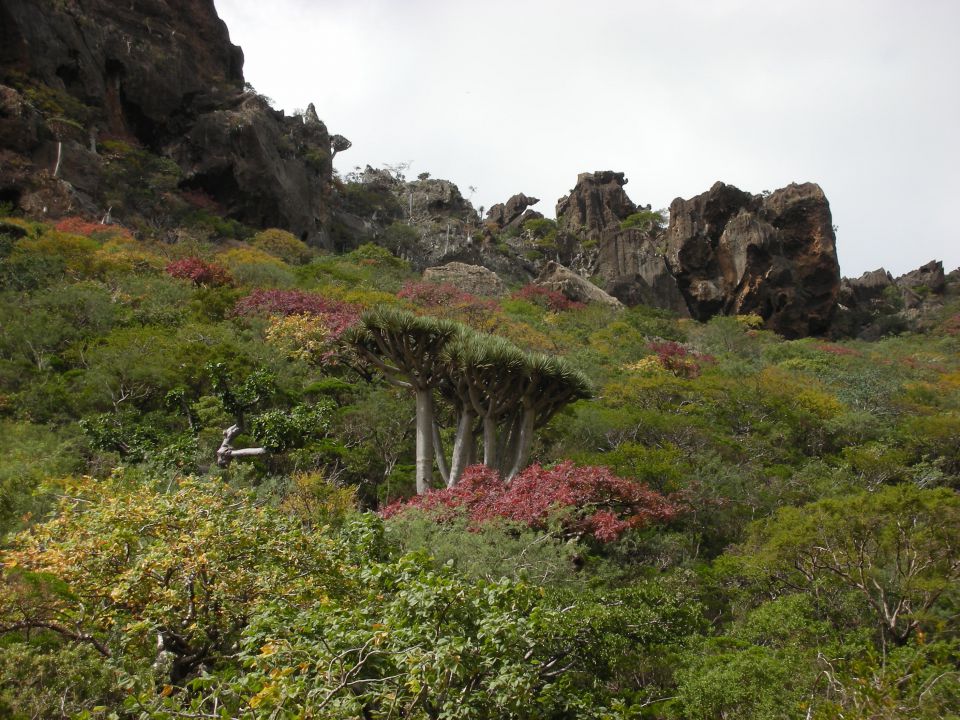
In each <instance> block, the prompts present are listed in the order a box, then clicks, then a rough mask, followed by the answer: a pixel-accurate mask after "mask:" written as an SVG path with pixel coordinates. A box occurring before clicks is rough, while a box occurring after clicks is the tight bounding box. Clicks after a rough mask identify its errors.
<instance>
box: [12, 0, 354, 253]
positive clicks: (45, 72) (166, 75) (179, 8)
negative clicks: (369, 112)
mask: <svg viewBox="0 0 960 720" xmlns="http://www.w3.org/2000/svg"><path fill="white" fill-rule="evenodd" d="M242 68H243V53H242V51H241V50H240V48H239V47H237V46H235V45H233V44H232V43H231V42H230V38H229V34H228V32H227V28H226V25H225V24H224V23H223V21H222V20H220V18H219V17H218V16H217V13H216V9H215V8H214V5H213V2H212V0H183V1H181V2H172V0H150V1H149V2H137V3H115V2H108V0H70V1H69V2H58V1H55V0H0V143H2V149H0V152H2V153H3V157H2V159H3V162H2V163H0V198H2V199H3V201H6V202H14V203H16V204H18V205H20V206H21V207H23V208H24V209H26V210H33V209H35V208H34V207H33V206H34V205H42V206H43V207H45V208H46V211H47V213H48V214H55V213H57V212H58V211H59V210H61V209H62V210H63V211H67V208H60V207H59V206H60V205H64V204H65V205H69V206H70V207H69V209H70V210H71V211H76V210H77V209H85V210H87V211H88V212H89V211H92V210H93V209H95V208H97V207H99V209H100V210H101V211H102V210H104V209H105V208H103V205H104V204H105V203H106V202H108V198H106V197H103V196H102V190H103V188H102V187H101V180H102V175H104V174H105V171H106V169H107V168H108V163H109V158H104V157H103V153H102V148H101V147H100V141H102V140H104V139H113V140H117V141H122V142H123V143H124V144H126V145H132V146H134V147H140V148H144V149H146V150H148V151H149V152H151V153H153V154H154V155H157V156H163V157H167V158H173V159H174V160H175V161H176V162H177V163H178V165H179V176H178V177H177V178H176V181H177V182H179V184H180V186H181V188H184V189H188V190H201V191H203V192H204V193H205V194H206V195H207V196H209V197H210V198H212V199H213V200H214V201H216V202H218V203H219V204H220V205H221V206H222V207H223V208H224V209H225V210H226V211H227V213H228V214H229V215H230V216H231V217H234V218H236V219H239V220H241V221H244V222H247V223H250V224H253V225H277V226H281V227H285V228H287V229H289V230H290V231H292V232H294V233H295V234H296V235H298V236H299V237H301V238H302V239H304V240H307V241H308V242H312V243H314V244H319V245H323V244H326V229H325V226H326V223H327V221H328V216H329V196H330V183H331V179H332V164H331V162H330V158H331V153H332V150H333V149H334V148H331V142H332V141H331V138H330V136H329V134H328V133H327V130H326V128H325V127H324V126H323V124H322V123H321V122H320V121H319V119H318V118H317V117H316V113H315V112H312V113H309V112H308V113H307V115H306V116H305V117H303V118H301V117H292V118H288V117H285V116H284V115H283V113H281V112H276V111H274V110H272V109H271V108H270V107H269V105H268V104H267V103H266V102H265V101H264V100H263V99H262V98H260V97H259V96H257V95H256V93H254V92H252V91H250V90H245V89H244V83H243V72H242ZM344 141H345V138H344V139H338V140H337V142H336V143H335V145H336V148H335V149H344V148H345V147H348V146H349V141H345V142H344ZM61 201H62V202H61ZM134 210H136V211H138V212H146V211H145V210H144V208H143V207H136V208H130V210H129V211H130V212H133V211H134Z"/></svg>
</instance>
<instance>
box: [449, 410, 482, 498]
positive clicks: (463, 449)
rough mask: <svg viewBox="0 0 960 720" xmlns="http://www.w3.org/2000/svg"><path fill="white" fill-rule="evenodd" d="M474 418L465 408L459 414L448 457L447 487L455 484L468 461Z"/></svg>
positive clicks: (471, 448) (471, 446) (470, 451)
mask: <svg viewBox="0 0 960 720" xmlns="http://www.w3.org/2000/svg"><path fill="white" fill-rule="evenodd" d="M474 419H475V418H474V415H473V413H471V412H468V411H466V410H465V411H464V412H463V414H462V415H460V422H459V423H457V436H456V438H455V439H454V441H453V454H452V456H451V458H450V479H449V480H447V487H456V486H457V483H458V482H460V477H461V476H462V475H463V471H464V470H465V469H466V467H467V465H468V464H469V463H470V455H471V454H472V450H473V421H474Z"/></svg>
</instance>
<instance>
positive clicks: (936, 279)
mask: <svg viewBox="0 0 960 720" xmlns="http://www.w3.org/2000/svg"><path fill="white" fill-rule="evenodd" d="M896 283H897V285H899V286H900V287H904V288H910V289H912V290H920V291H921V292H923V291H924V290H926V291H929V292H931V293H933V294H935V295H940V294H942V293H943V292H944V290H946V289H947V276H946V274H945V273H944V272H943V263H942V262H941V261H939V260H931V261H930V262H928V263H927V264H926V265H922V266H920V267H918V268H917V269H916V270H911V271H910V272H908V273H906V274H904V275H901V276H900V277H898V278H897V279H896Z"/></svg>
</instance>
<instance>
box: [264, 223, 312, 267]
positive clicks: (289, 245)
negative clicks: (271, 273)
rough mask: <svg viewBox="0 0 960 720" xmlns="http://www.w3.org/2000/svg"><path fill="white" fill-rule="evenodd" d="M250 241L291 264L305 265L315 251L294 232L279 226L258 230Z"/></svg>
mask: <svg viewBox="0 0 960 720" xmlns="http://www.w3.org/2000/svg"><path fill="white" fill-rule="evenodd" d="M250 243H251V244H252V245H253V246H254V247H256V248H258V249H260V250H263V251H264V252H267V253H270V254H271V255H273V256H275V257H278V258H280V259H281V260H283V261H284V262H287V263H290V264H291V265H303V264H304V263H306V262H309V261H310V259H311V258H312V257H313V251H312V250H311V249H310V248H309V247H307V245H306V244H305V243H303V242H301V241H300V240H298V239H297V238H296V236H295V235H293V233H289V232H287V231H286V230H280V229H278V228H270V229H269V230H263V231H262V232H258V233H257V234H256V235H254V236H253V238H252V239H251V240H250Z"/></svg>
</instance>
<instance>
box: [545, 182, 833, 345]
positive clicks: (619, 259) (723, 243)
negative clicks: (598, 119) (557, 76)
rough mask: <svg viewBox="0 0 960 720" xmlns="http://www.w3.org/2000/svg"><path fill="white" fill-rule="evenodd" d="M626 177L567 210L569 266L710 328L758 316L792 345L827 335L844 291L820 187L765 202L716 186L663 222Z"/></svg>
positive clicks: (562, 215)
mask: <svg viewBox="0 0 960 720" xmlns="http://www.w3.org/2000/svg"><path fill="white" fill-rule="evenodd" d="M625 184H626V179H625V178H624V176H623V173H614V172H609V171H604V172H595V173H584V174H582V175H580V176H579V177H578V179H577V185H576V187H574V189H573V190H572V191H571V193H570V195H568V196H566V197H564V198H561V199H560V201H559V202H558V204H557V219H558V223H559V226H560V237H559V238H558V246H559V247H560V248H561V252H562V254H563V255H564V256H565V257H564V258H563V259H564V260H565V261H566V263H567V264H569V265H570V266H571V267H573V268H575V269H577V270H578V271H580V272H581V273H583V274H588V275H592V276H596V277H597V278H598V279H599V281H600V282H601V283H602V284H603V285H604V286H605V287H606V289H607V290H608V291H609V292H610V293H611V294H612V295H613V296H614V297H617V298H618V299H620V300H621V301H623V302H624V303H626V304H628V305H636V304H640V303H644V304H650V305H655V306H658V307H663V308H669V309H671V310H674V311H675V312H679V313H681V314H689V315H690V316H692V317H694V318H695V319H697V320H707V319H709V318H710V317H712V316H714V315H717V314H727V315H733V314H751V313H753V314H757V315H760V316H761V317H762V318H763V319H764V320H765V321H766V324H767V326H768V327H769V328H770V329H773V330H775V331H777V332H779V333H781V334H783V335H785V336H787V337H803V336H806V335H811V334H819V333H823V332H824V331H825V330H826V329H827V328H828V327H829V325H830V321H831V319H832V316H833V312H834V309H835V307H836V301H837V296H838V294H839V289H840V269H839V264H838V262H837V253H836V246H835V237H834V233H833V227H832V219H831V216H830V206H829V203H828V202H827V199H826V197H825V196H824V194H823V191H822V190H821V189H820V188H819V186H817V185H814V184H812V183H806V184H803V185H796V184H794V185H790V186H788V187H786V188H783V189H781V190H777V191H776V192H774V193H772V194H769V195H766V196H761V195H752V194H750V193H747V192H744V191H742V190H739V189H737V188H736V187H733V186H732V185H725V184H723V183H716V184H715V185H714V186H713V187H712V188H711V189H710V190H709V191H707V192H706V193H703V194H702V195H698V196H696V197H694V198H691V199H690V200H684V199H682V198H677V199H676V200H674V201H673V203H672V204H671V206H670V224H669V227H667V228H663V227H662V225H661V222H660V220H659V218H658V215H657V213H655V212H653V211H651V210H650V208H649V206H647V207H646V208H644V207H640V206H637V205H636V204H635V203H633V202H632V201H631V200H630V198H629V197H628V196H627V194H626V192H625V190H624V189H623V186H624V185H625Z"/></svg>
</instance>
